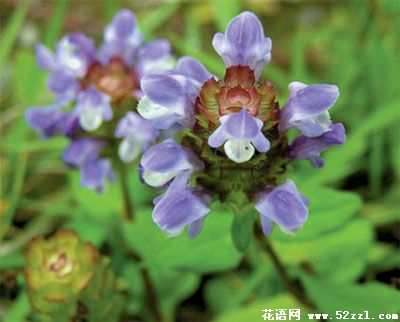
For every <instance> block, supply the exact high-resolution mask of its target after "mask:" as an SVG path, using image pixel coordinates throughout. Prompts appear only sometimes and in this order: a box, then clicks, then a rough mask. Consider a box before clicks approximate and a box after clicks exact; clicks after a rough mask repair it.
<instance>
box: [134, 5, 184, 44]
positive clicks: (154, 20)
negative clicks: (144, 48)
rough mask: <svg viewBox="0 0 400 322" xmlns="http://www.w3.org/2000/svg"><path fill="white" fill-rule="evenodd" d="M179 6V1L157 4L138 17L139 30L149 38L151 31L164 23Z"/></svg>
mask: <svg viewBox="0 0 400 322" xmlns="http://www.w3.org/2000/svg"><path fill="white" fill-rule="evenodd" d="M179 6H180V3H179V1H175V2H167V3H164V4H162V5H160V6H158V7H157V8H156V9H155V10H153V11H152V12H151V13H149V14H147V15H146V16H145V17H143V18H142V17H139V27H140V31H141V32H142V33H143V34H144V35H145V36H147V37H148V38H151V34H152V33H153V31H154V30H155V29H157V28H158V27H160V26H161V25H162V24H164V23H165V22H166V21H167V20H168V19H169V18H170V17H171V15H172V14H173V13H174V12H175V11H176V10H177V9H178V8H179Z"/></svg>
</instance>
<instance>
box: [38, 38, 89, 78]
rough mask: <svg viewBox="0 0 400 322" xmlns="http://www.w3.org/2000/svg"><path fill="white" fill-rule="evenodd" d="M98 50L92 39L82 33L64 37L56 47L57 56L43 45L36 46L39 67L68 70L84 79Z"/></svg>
mask: <svg viewBox="0 0 400 322" xmlns="http://www.w3.org/2000/svg"><path fill="white" fill-rule="evenodd" d="M95 55H96V48H95V45H94V42H93V40H92V39H90V38H88V37H86V36H85V35H84V34H82V33H80V32H73V33H70V34H68V35H66V36H64V37H63V38H62V39H61V40H60V41H59V42H58V43H57V45H56V51H55V54H53V53H52V52H51V51H50V50H49V49H48V48H47V47H45V46H44V45H42V44H39V45H37V46H36V59H37V63H38V65H39V67H41V68H43V69H47V70H52V71H55V70H66V71H68V72H70V73H71V74H73V75H74V76H76V77H83V76H85V74H86V71H87V69H88V67H89V66H90V64H91V63H92V62H93V61H94V59H95Z"/></svg>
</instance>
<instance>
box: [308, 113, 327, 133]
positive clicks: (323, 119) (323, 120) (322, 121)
mask: <svg viewBox="0 0 400 322" xmlns="http://www.w3.org/2000/svg"><path fill="white" fill-rule="evenodd" d="M309 121H310V122H311V123H314V124H318V125H319V126H321V127H322V128H323V129H324V131H325V132H327V131H329V127H330V126H331V123H332V122H331V116H330V115H329V112H328V111H325V112H323V113H321V114H318V115H317V116H314V117H310V118H309Z"/></svg>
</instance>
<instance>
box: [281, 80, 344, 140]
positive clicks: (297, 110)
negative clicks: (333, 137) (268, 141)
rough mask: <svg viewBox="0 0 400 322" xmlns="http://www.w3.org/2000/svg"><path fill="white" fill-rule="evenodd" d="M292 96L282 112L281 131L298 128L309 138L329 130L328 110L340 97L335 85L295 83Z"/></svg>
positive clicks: (292, 86) (291, 92)
mask: <svg viewBox="0 0 400 322" xmlns="http://www.w3.org/2000/svg"><path fill="white" fill-rule="evenodd" d="M289 89H290V96H289V99H288V101H287V102H286V104H285V106H284V107H283V109H282V111H281V119H280V123H279V130H280V131H281V132H284V131H287V130H289V129H291V128H297V129H299V130H301V131H302V132H303V134H304V135H306V136H308V137H314V136H319V135H321V134H323V133H324V132H326V131H328V130H329V127H330V125H331V124H332V123H331V121H330V117H329V113H328V110H329V109H330V108H331V107H332V106H333V104H334V103H335V102H336V100H337V98H338V97H339V90H338V88H337V87H336V86H335V85H328V84H316V85H309V86H307V85H305V84H302V83H300V82H293V83H291V84H290V85H289Z"/></svg>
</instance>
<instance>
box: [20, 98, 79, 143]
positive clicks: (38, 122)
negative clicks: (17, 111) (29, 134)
mask: <svg viewBox="0 0 400 322" xmlns="http://www.w3.org/2000/svg"><path fill="white" fill-rule="evenodd" d="M25 119H26V122H27V123H28V124H29V126H30V127H31V128H33V129H35V130H37V131H38V132H39V133H40V135H41V136H42V137H43V138H48V137H51V136H54V135H58V134H62V135H65V136H68V137H71V136H73V135H74V134H75V133H76V132H77V131H78V129H79V125H78V122H77V118H76V116H75V115H74V114H73V113H67V112H64V111H62V110H61V108H59V107H57V106H43V107H42V106H38V107H32V108H30V109H29V110H27V111H26V113H25Z"/></svg>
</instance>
